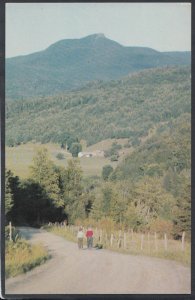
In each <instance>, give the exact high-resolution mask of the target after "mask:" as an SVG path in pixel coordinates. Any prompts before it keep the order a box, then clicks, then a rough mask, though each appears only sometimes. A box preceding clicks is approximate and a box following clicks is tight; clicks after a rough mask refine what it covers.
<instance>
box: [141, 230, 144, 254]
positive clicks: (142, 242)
mask: <svg viewBox="0 0 195 300" xmlns="http://www.w3.org/2000/svg"><path fill="white" fill-rule="evenodd" d="M143 246H144V234H142V235H141V250H143Z"/></svg>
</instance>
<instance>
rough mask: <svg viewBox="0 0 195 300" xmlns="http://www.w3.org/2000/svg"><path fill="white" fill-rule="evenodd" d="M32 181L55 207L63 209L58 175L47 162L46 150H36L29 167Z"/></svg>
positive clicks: (48, 161) (49, 162)
mask: <svg viewBox="0 0 195 300" xmlns="http://www.w3.org/2000/svg"><path fill="white" fill-rule="evenodd" d="M31 176H32V179H33V180H34V181H35V182H37V183H38V184H39V185H40V186H41V187H42V188H43V189H44V191H45V196H46V197H48V198H49V199H50V200H51V201H52V202H53V204H54V205H55V206H56V207H64V201H63V199H62V197H61V191H60V187H59V174H58V173H57V172H56V171H55V166H54V164H53V163H52V161H50V160H49V156H48V151H47V149H46V148H40V149H38V151H37V153H36V154H35V156H34V158H33V165H32V166H31Z"/></svg>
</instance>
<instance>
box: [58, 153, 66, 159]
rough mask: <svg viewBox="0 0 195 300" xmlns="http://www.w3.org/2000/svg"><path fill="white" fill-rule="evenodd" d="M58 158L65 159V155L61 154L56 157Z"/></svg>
mask: <svg viewBox="0 0 195 300" xmlns="http://www.w3.org/2000/svg"><path fill="white" fill-rule="evenodd" d="M56 158H57V159H59V160H62V159H65V157H64V154H63V153H60V152H59V153H58V154H57V155H56Z"/></svg>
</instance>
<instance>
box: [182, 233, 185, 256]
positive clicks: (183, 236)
mask: <svg viewBox="0 0 195 300" xmlns="http://www.w3.org/2000/svg"><path fill="white" fill-rule="evenodd" d="M181 249H182V251H184V250H185V231H183V232H182V238H181Z"/></svg>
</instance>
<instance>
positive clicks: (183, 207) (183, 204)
mask: <svg viewBox="0 0 195 300" xmlns="http://www.w3.org/2000/svg"><path fill="white" fill-rule="evenodd" d="M182 187H183V191H182V194H181V195H180V197H179V198H178V199H177V204H176V208H175V211H174V231H175V237H176V238H179V237H181V235H182V231H185V232H186V234H187V236H188V238H190V236H191V185H190V182H189V181H188V180H187V179H186V180H183V183H182Z"/></svg>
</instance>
